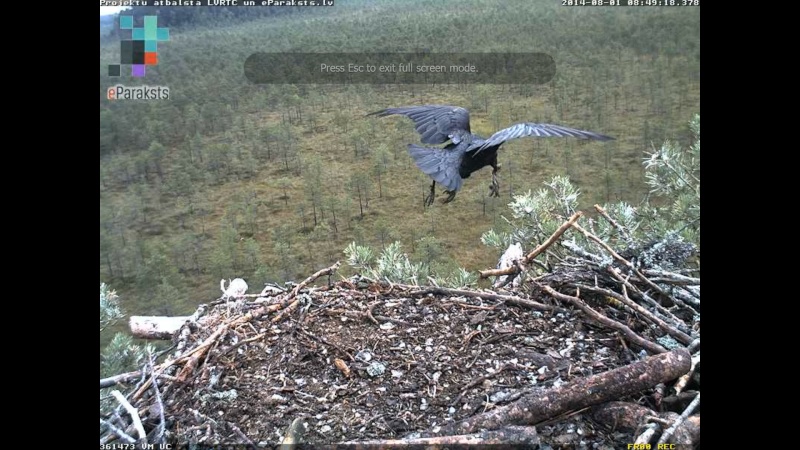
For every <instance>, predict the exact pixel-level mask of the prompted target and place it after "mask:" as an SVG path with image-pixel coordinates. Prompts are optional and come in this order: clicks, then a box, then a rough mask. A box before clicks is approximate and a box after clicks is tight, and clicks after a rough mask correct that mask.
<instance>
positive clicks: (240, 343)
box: [222, 333, 267, 355]
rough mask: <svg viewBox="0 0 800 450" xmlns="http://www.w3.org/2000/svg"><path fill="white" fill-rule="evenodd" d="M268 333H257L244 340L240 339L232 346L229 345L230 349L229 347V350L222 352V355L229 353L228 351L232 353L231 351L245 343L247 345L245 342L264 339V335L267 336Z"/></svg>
mask: <svg viewBox="0 0 800 450" xmlns="http://www.w3.org/2000/svg"><path fill="white" fill-rule="evenodd" d="M266 335H267V333H261V334H257V335H255V336H253V337H251V338H247V339H245V340H243V341H239V342H237V343H235V344H233V345H231V346H230V347H228V349H227V350H225V351H224V352H222V355H227V354H228V353H230V352H232V351H234V350H236V349H237V348H239V347H241V346H243V345H245V344H249V343H251V342H255V341H257V340H259V339H263V338H264V336H266Z"/></svg>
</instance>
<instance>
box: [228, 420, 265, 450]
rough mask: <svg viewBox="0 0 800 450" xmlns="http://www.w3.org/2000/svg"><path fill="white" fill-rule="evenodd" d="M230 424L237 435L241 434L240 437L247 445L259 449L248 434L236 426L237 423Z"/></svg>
mask: <svg viewBox="0 0 800 450" xmlns="http://www.w3.org/2000/svg"><path fill="white" fill-rule="evenodd" d="M228 426H229V427H231V429H232V430H233V432H234V433H236V435H237V436H239V439H241V440H243V441H245V442H247V445H249V446H250V447H251V448H254V449H258V446H257V445H256V443H255V442H253V441H252V440H251V439H250V438H249V437H247V435H246V434H244V433H243V432H242V430H241V429H240V428H239V427H237V426H236V424H235V423H233V422H228Z"/></svg>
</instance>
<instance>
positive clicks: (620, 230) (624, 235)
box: [594, 205, 633, 247]
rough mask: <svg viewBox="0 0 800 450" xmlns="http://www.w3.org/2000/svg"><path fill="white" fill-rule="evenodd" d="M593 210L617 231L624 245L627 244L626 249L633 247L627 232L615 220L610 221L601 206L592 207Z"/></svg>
mask: <svg viewBox="0 0 800 450" xmlns="http://www.w3.org/2000/svg"><path fill="white" fill-rule="evenodd" d="M594 209H595V210H597V212H599V213H600V215H601V216H603V218H604V219H606V220H607V221H608V223H610V224H611V226H612V227H614V229H615V230H617V233H619V235H620V237H621V238H622V239H623V240H624V241H625V243H626V244H628V247H633V239H631V235H630V234H629V233H628V230H626V229H625V227H623V226H622V225H620V224H619V223H617V221H616V220H614V219H612V218H611V216H609V215H608V213H607V212H606V210H605V209H603V207H602V206H600V205H594Z"/></svg>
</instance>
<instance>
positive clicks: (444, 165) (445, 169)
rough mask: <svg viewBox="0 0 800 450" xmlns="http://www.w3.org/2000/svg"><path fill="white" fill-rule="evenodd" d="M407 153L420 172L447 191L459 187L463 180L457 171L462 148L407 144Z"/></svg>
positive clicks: (462, 152)
mask: <svg viewBox="0 0 800 450" xmlns="http://www.w3.org/2000/svg"><path fill="white" fill-rule="evenodd" d="M448 147H449V146H448ZM408 153H409V154H410V155H411V157H412V158H414V162H415V163H416V164H417V167H419V169H420V170H422V172H424V173H425V174H426V175H428V176H430V177H431V178H433V180H434V181H436V182H437V183H439V184H441V185H442V186H444V187H446V188H447V190H448V191H457V190H459V189H461V184H462V183H463V181H464V180H462V179H461V175H459V173H458V168H459V166H460V165H461V157H462V156H463V154H464V150H463V149H457V148H456V149H453V150H452V151H451V150H444V149H438V148H426V147H420V146H418V145H414V144H409V145H408Z"/></svg>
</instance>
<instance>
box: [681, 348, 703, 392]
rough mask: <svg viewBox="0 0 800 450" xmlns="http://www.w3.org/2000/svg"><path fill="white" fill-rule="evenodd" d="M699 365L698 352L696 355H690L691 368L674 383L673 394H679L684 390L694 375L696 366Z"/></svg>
mask: <svg viewBox="0 0 800 450" xmlns="http://www.w3.org/2000/svg"><path fill="white" fill-rule="evenodd" d="M698 364H700V352H697V354H695V355H692V368H691V369H689V372H687V373H686V374H685V375H683V376H681V377H680V378H678V381H677V382H676V383H675V394H680V393H681V392H683V390H684V389H685V388H686V385H687V384H688V383H689V380H690V379H691V378H692V376H693V375H694V371H695V369H696V367H697V365H698Z"/></svg>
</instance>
